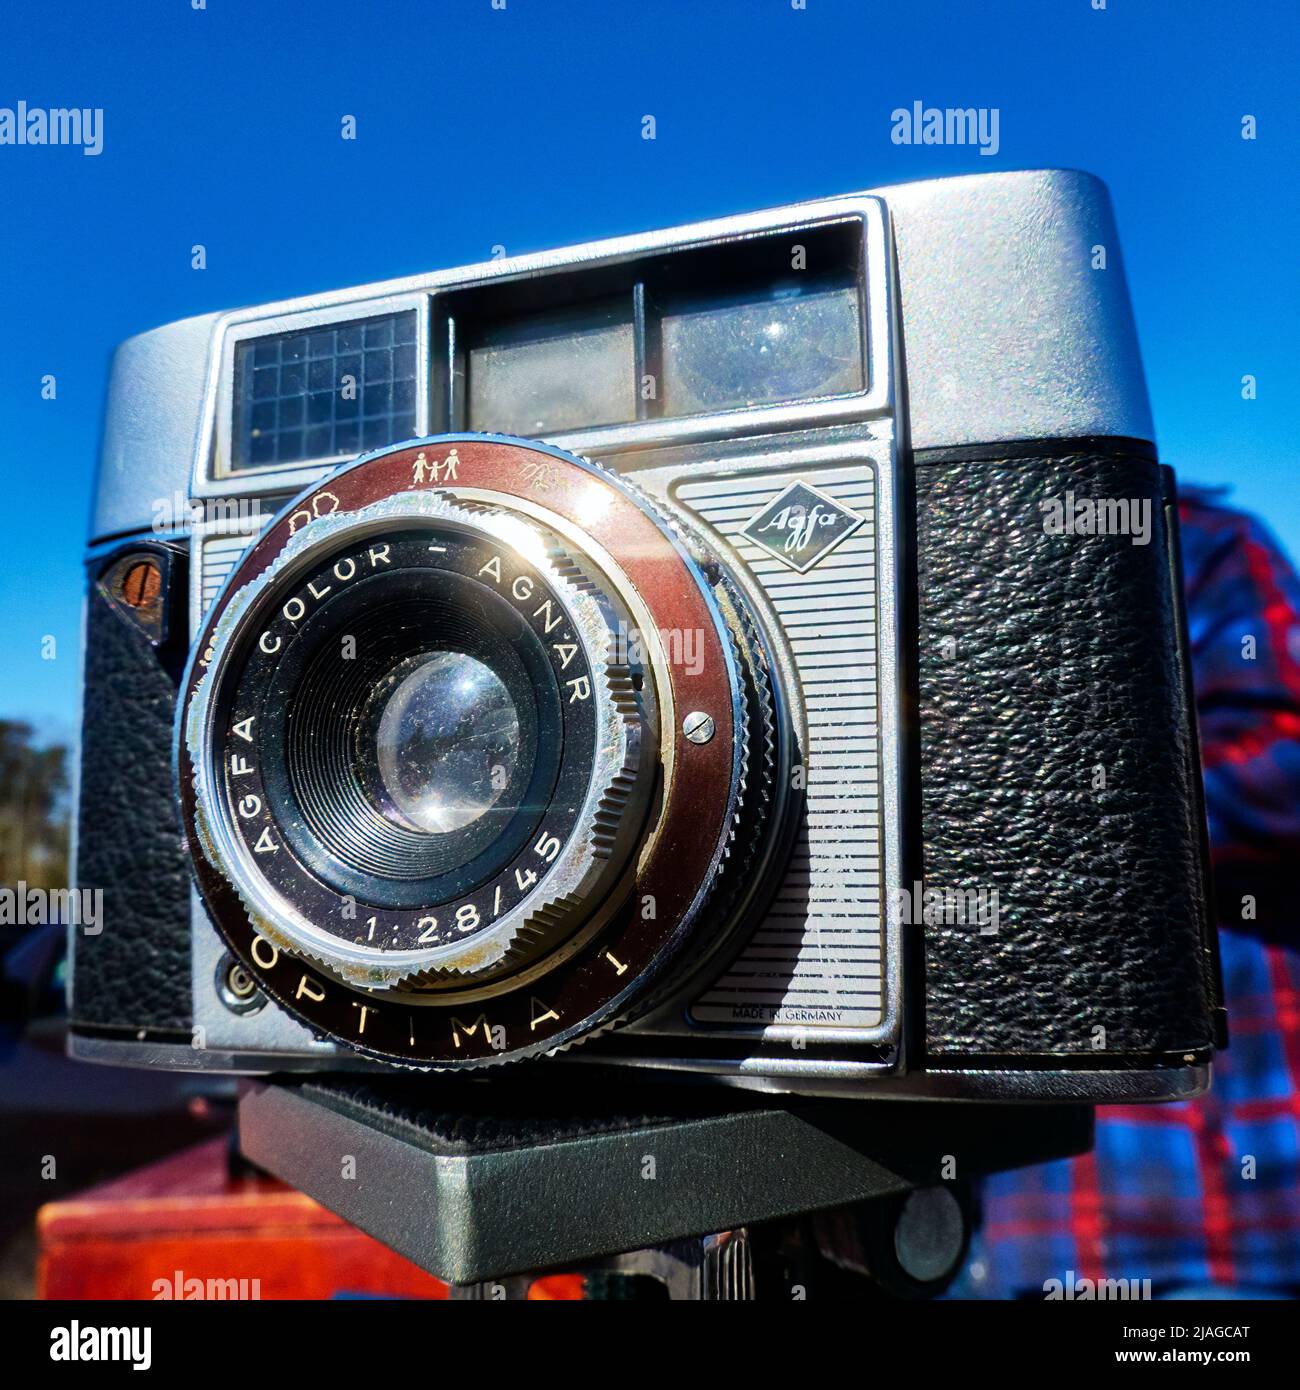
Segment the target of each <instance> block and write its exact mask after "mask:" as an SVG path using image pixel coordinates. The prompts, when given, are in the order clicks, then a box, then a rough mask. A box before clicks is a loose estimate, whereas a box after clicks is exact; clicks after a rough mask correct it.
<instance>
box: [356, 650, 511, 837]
mask: <svg viewBox="0 0 1300 1390" xmlns="http://www.w3.org/2000/svg"><path fill="white" fill-rule="evenodd" d="M404 665H405V666H406V668H407V669H406V671H405V672H404V673H403V672H401V671H400V670H399V671H398V672H396V673H394V675H393V677H392V679H393V680H395V681H396V682H397V686H396V689H395V690H393V691H392V693H391V695H389V696H388V699H387V702H386V703H385V705H384V708H383V713H382V714H381V715H380V718H379V728H378V735H377V738H376V761H377V763H378V767H379V775H380V777H381V778H382V780H383V784H384V789H385V791H386V792H387V793H388V796H389V797H390V798H391V801H392V807H393V809H395V810H396V811H397V812H398V813H399V814H400V815H401V816H402V818H403V819H404V820H405V822H406V823H407V824H408V825H409V826H410V827H411V828H412V829H415V830H423V831H426V832H428V833H430V834H445V833H446V832H447V831H451V830H460V829H462V828H463V827H465V826H467V825H471V824H472V823H473V822H474V821H476V820H478V819H479V817H480V816H482V815H483V814H484V812H485V811H487V810H488V809H489V808H490V807H492V806H494V805H495V804H496V802H497V799H498V798H499V797H500V795H501V793H502V792H503V791H504V790H505V788H506V787H507V786H509V784H510V782H511V779H512V775H513V773H514V769H515V762H516V759H517V757H518V753H519V712H518V710H517V709H516V708H515V703H514V701H513V700H512V699H511V698H510V692H509V691H508V690H507V689H506V687H505V685H504V683H503V682H502V681H501V680H500V679H499V678H498V677H497V675H496V673H495V672H493V671H492V670H491V668H490V667H488V666H485V665H484V664H483V662H481V661H477V660H475V658H474V657H472V656H469V655H468V654H467V653H465V652H436V653H433V654H432V655H428V656H424V657H417V658H414V659H413V660H411V661H408V662H406V663H404ZM385 809H387V808H385Z"/></svg>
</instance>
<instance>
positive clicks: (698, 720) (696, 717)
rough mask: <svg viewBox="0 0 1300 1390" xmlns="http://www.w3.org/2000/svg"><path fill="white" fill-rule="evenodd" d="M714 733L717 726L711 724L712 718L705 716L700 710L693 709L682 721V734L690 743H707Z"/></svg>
mask: <svg viewBox="0 0 1300 1390" xmlns="http://www.w3.org/2000/svg"><path fill="white" fill-rule="evenodd" d="M716 731H717V725H716V724H714V722H713V716H712V715H711V714H705V713H704V711H703V710H702V709H693V710H692V711H691V712H690V714H688V715H687V716H686V718H685V719H683V720H682V733H684V734H685V735H686V737H687V738H688V739H690V741H691V742H692V743H708V741H709V740H710V739H711V738H712V737H713V735H714V733H715V732H716Z"/></svg>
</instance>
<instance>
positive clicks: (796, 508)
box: [740, 482, 862, 574]
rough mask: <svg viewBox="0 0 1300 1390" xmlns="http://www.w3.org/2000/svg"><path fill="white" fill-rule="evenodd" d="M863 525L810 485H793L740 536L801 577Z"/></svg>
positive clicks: (764, 509) (751, 519)
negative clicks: (796, 571)
mask: <svg viewBox="0 0 1300 1390" xmlns="http://www.w3.org/2000/svg"><path fill="white" fill-rule="evenodd" d="M861 525H862V518H861V517H860V516H858V515H857V514H856V513H855V512H851V511H850V510H849V509H848V508H847V507H845V506H842V505H841V504H840V503H839V502H837V501H836V500H835V499H834V498H833V497H828V496H827V495H826V493H824V492H821V491H819V490H818V489H817V488H815V487H813V486H812V485H811V484H809V483H805V482H797V483H791V484H790V486H789V487H788V488H786V489H785V491H784V492H782V493H780V494H779V495H778V496H776V497H774V498H773V499H772V500H771V501H770V502H769V503H768V504H767V506H766V507H764V508H763V510H762V511H761V512H759V513H758V515H757V516H754V517H751V518H750V519H749V521H747V522H746V523H745V525H744V526H742V527H741V530H740V534H741V535H742V536H745V537H747V538H748V539H749V540H751V541H753V542H754V544H755V545H761V546H762V547H763V549H764V550H766V551H767V552H768V554H769V555H775V556H776V558H777V559H778V560H780V561H781V563H782V564H786V565H789V566H790V568H791V569H792V570H798V571H799V573H800V574H804V573H806V572H807V571H808V570H810V569H812V567H813V566H814V565H815V564H816V563H817V562H818V560H821V559H823V558H824V557H825V556H827V555H829V554H830V552H831V551H832V550H833V549H834V548H835V547H836V546H837V545H839V543H840V542H841V541H842V540H843V539H844V538H845V537H846V536H851V535H852V534H853V532H854V531H856V530H857V529H858V527H859V526H861Z"/></svg>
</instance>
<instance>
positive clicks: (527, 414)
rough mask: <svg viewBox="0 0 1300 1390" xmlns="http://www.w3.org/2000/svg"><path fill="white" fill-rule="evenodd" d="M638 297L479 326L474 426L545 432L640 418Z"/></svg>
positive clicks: (473, 350)
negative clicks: (634, 301) (635, 331)
mask: <svg viewBox="0 0 1300 1390" xmlns="http://www.w3.org/2000/svg"><path fill="white" fill-rule="evenodd" d="M634 353H635V341H634V336H633V329H632V299H631V296H630V295H624V296H622V297H620V298H618V299H614V300H605V301H602V302H600V303H598V304H594V305H590V306H582V307H579V308H574V309H560V310H552V311H548V312H546V313H540V314H533V315H529V316H528V317H526V318H522V319H515V320H511V321H506V322H503V323H497V324H483V325H479V326H478V327H477V329H476V330H474V336H473V337H472V338H471V339H470V342H469V343H468V345H467V350H466V376H467V382H466V387H467V392H468V397H469V422H470V428H471V429H481V430H498V431H503V432H506V433H510V434H522V435H543V434H548V433H551V434H553V433H558V432H560V431H564V430H574V429H582V428H586V427H589V426H593V425H620V424H625V423H626V422H627V421H629V420H635V419H636V391H635V389H634V388H635V374H634V365H635V359H634Z"/></svg>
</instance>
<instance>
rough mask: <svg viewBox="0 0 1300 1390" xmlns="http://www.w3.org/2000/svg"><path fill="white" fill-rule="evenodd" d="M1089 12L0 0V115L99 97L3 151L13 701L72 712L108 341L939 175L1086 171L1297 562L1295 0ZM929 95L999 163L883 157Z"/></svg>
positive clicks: (1167, 3)
mask: <svg viewBox="0 0 1300 1390" xmlns="http://www.w3.org/2000/svg"><path fill="white" fill-rule="evenodd" d="M1094 3H1095V0H981V2H980V3H974V2H973V0H906V3H904V0H893V2H892V3H866V2H864V0H807V5H806V8H805V9H803V10H797V9H795V8H794V6H793V5H792V4H791V3H790V0H708V3H704V0H662V3H660V2H659V0H635V3H633V2H632V0H624V2H623V3H618V2H617V0H507V5H506V9H505V10H504V11H500V10H494V9H493V8H492V4H491V0H424V3H415V0H407V3H397V2H396V0H365V3H357V0H347V2H344V0H310V2H309V0H276V3H274V4H270V3H266V0H256V2H255V0H207V8H206V9H204V10H198V11H196V10H194V9H193V8H192V4H191V0H134V3H131V4H126V3H118V4H106V3H102V0H99V2H98V3H96V2H95V0H66V2H65V3H61V4H59V5H54V4H50V3H49V0H6V4H5V16H4V41H3V45H2V46H0V107H3V106H9V107H12V106H14V105H16V103H17V102H18V101H19V100H26V101H27V102H28V103H29V105H31V106H47V107H48V106H74V105H75V106H88V107H102V108H103V109H104V113H105V114H104V150H103V153H102V154H101V155H99V156H98V157H97V158H88V157H85V156H83V155H82V154H81V153H80V152H79V151H77V150H74V149H66V148H63V149H50V148H46V149H41V148H15V147H12V146H0V325H3V328H2V329H0V481H2V482H3V496H4V499H5V504H6V505H5V508H4V514H3V520H2V521H0V526H2V527H3V531H2V533H0V534H2V536H3V546H4V557H3V564H0V614H2V615H3V627H2V628H0V631H2V632H3V641H2V644H0V717H26V718H30V719H33V720H35V721H37V722H38V723H39V724H40V726H41V727H42V729H43V730H44V731H45V732H47V734H49V735H51V736H68V735H70V733H71V731H72V728H73V726H74V723H75V720H76V718H77V709H78V694H77V679H78V673H77V644H78V636H79V632H78V625H79V615H80V604H81V586H82V576H81V570H80V557H81V551H82V547H83V545H84V541H85V531H86V522H87V516H88V509H89V497H90V484H91V476H92V468H93V464H94V459H95V452H96V447H97V438H98V432H99V427H100V421H101V417H102V406H103V392H104V385H105V375H106V367H107V362H108V356H109V353H110V351H111V350H112V348H113V346H114V344H115V343H117V342H118V341H119V340H121V339H122V338H124V337H126V336H128V335H130V334H132V333H135V332H139V331H141V330H143V329H147V328H151V327H154V326H156V325H157V324H161V323H165V322H167V321H169V320H171V319H175V318H181V317H184V316H186V315H189V314H195V313H201V312H204V311H207V310H212V309H221V308H228V307H231V306H234V305H237V304H245V303H255V302H258V301H260V300H268V299H279V298H283V297H285V296H288V295H294V294H301V293H306V292H309V291H313V290H320V289H325V288H331V287H335V286H339V285H345V284H351V283H356V282H363V281H368V280H377V279H383V278H386V277H389V276H395V275H406V274H411V273H414V272H416V271H421V270H426V269H430V268H434V267H437V266H442V265H454V264H457V263H459V262H463V261H471V260H477V259H481V258H483V257H485V256H486V255H487V254H489V251H490V248H491V247H492V246H493V245H494V244H496V243H501V244H503V245H504V246H505V247H506V248H507V249H508V250H509V251H510V252H512V253H513V252H518V251H526V250H532V249H537V248H540V247H544V246H551V245H560V244H564V243H566V242H570V241H578V240H587V239H589V238H593V237H599V236H607V235H615V234H618V233H623V232H631V231H635V230H638V229H641V228H645V227H650V226H664V225H671V224H673V223H676V222H683V221H689V220H692V219H695V218H701V217H708V216H717V215H722V214H726V213H729V212H735V211H741V210H745V209H750V208H757V207H765V206H769V205H772V204H776V203H782V202H788V201H792V200H795V199H799V198H806V197H813V196H818V195H825V194H831V193H838V192H844V191H847V190H850V189H853V188H865V187H870V186H873V185H878V184H885V183H889V182H892V181H898V180H904V179H915V178H925V177H931V176H937V175H943V174H952V173H965V172H971V171H982V170H988V169H1009V168H1026V167H1036V166H1047V165H1060V166H1069V167H1075V168H1084V169H1088V170H1091V171H1093V172H1095V173H1097V174H1100V175H1101V176H1102V177H1103V178H1105V179H1106V180H1107V181H1108V183H1109V184H1110V188H1111V191H1112V195H1113V197H1114V199H1115V203H1116V208H1117V213H1118V217H1119V224H1120V232H1121V236H1122V240H1123V245H1124V254H1125V260H1126V264H1127V269H1128V275H1129V281H1130V287H1131V289H1132V293H1133V297H1134V301H1135V305H1136V311H1137V318H1138V327H1139V333H1140V336H1141V341H1142V347H1143V352H1144V356H1145V360H1146V367H1147V374H1148V380H1149V384H1150V388H1151V394H1152V399H1153V405H1154V411H1155V418H1156V426H1157V430H1158V434H1159V440H1160V445H1161V452H1162V455H1163V457H1164V458H1165V459H1166V460H1167V461H1168V462H1170V463H1173V464H1174V465H1176V466H1177V467H1178V468H1179V469H1180V472H1181V473H1182V475H1183V476H1184V477H1187V478H1194V479H1197V480H1201V481H1207V482H1229V483H1232V484H1234V485H1235V492H1234V496H1235V497H1236V499H1237V500H1238V501H1239V502H1240V503H1242V504H1243V505H1247V506H1250V507H1252V508H1254V509H1256V510H1259V511H1261V512H1263V513H1264V514H1265V515H1266V516H1267V517H1268V518H1269V520H1270V521H1271V523H1272V524H1273V526H1274V528H1275V529H1276V530H1277V531H1278V533H1279V534H1280V535H1281V536H1282V537H1283V539H1284V540H1285V541H1286V543H1287V544H1288V546H1289V547H1290V549H1291V550H1292V552H1293V554H1294V553H1296V552H1298V551H1300V487H1297V483H1296V478H1297V469H1296V461H1295V454H1296V445H1295V439H1294V433H1295V426H1296V423H1297V420H1296V415H1297V412H1296V401H1297V347H1296V342H1297V330H1298V326H1300V266H1298V264H1297V249H1296V244H1297V228H1298V222H1300V219H1298V218H1297V211H1298V207H1300V191H1298V189H1297V182H1298V179H1297V174H1298V172H1300V171H1298V169H1297V155H1296V151H1297V135H1298V134H1300V117H1298V116H1297V103H1296V98H1295V85H1294V84H1295V75H1296V72H1297V71H1300V61H1298V60H1300V53H1298V51H1297V50H1298V49H1300V42H1298V38H1300V18H1298V17H1297V13H1296V7H1295V4H1294V0H1269V2H1268V3H1251V0H1234V3H1232V4H1227V3H1224V2H1223V0H1107V3H1106V8H1105V9H1104V10H1101V11H1098V10H1094V9H1093V4H1094ZM918 100H919V101H922V102H924V103H926V104H927V105H936V106H977V107H978V106H988V107H994V106H995V107H998V108H999V109H1000V112H1001V120H1000V137H1001V148H1000V150H999V152H998V154H997V155H996V156H995V157H993V158H984V157H981V156H979V155H978V153H977V152H976V151H974V150H973V149H970V148H967V149H961V148H952V147H944V146H910V147H909V146H897V145H894V144H892V143H891V141H890V138H889V135H890V112H891V111H893V110H894V109H895V108H896V107H900V106H910V105H911V104H912V102H914V101H918ZM647 113H650V114H653V115H654V116H655V118H656V122H657V135H658V138H657V139H656V140H655V141H654V142H648V141H644V140H642V139H641V138H640V132H641V118H642V116H643V115H645V114H647ZM345 114H353V115H355V116H356V117H357V122H358V139H357V140H356V141H355V142H344V141H343V140H341V139H340V138H339V130H340V120H341V117H342V116H343V115H345ZM1245 114H1251V115H1254V116H1255V117H1256V119H1257V122H1258V138H1257V139H1256V140H1254V141H1244V140H1242V139H1241V134H1240V131H1241V118H1242V116H1243V115H1245ZM196 242H201V243H203V244H204V245H205V246H206V247H207V255H208V267H207V269H206V270H204V271H201V272H199V271H194V270H192V269H191V268H190V247H191V246H192V245H193V244H194V243H196ZM46 373H53V374H54V375H55V376H56V378H57V381H58V396H57V399H56V400H54V401H43V400H42V399H41V395H40V382H41V377H42V376H43V375H45V374H46ZM1247 373H1250V374H1253V375H1254V376H1255V377H1256V378H1257V380H1258V399H1256V400H1254V401H1250V402H1247V401H1243V400H1242V399H1241V378H1242V376H1243V375H1245V374H1247ZM46 635H51V636H53V637H54V638H55V639H56V642H57V649H56V650H57V657H56V659H55V660H53V661H48V660H43V659H42V652H41V643H42V639H43V637H45V636H46Z"/></svg>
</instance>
